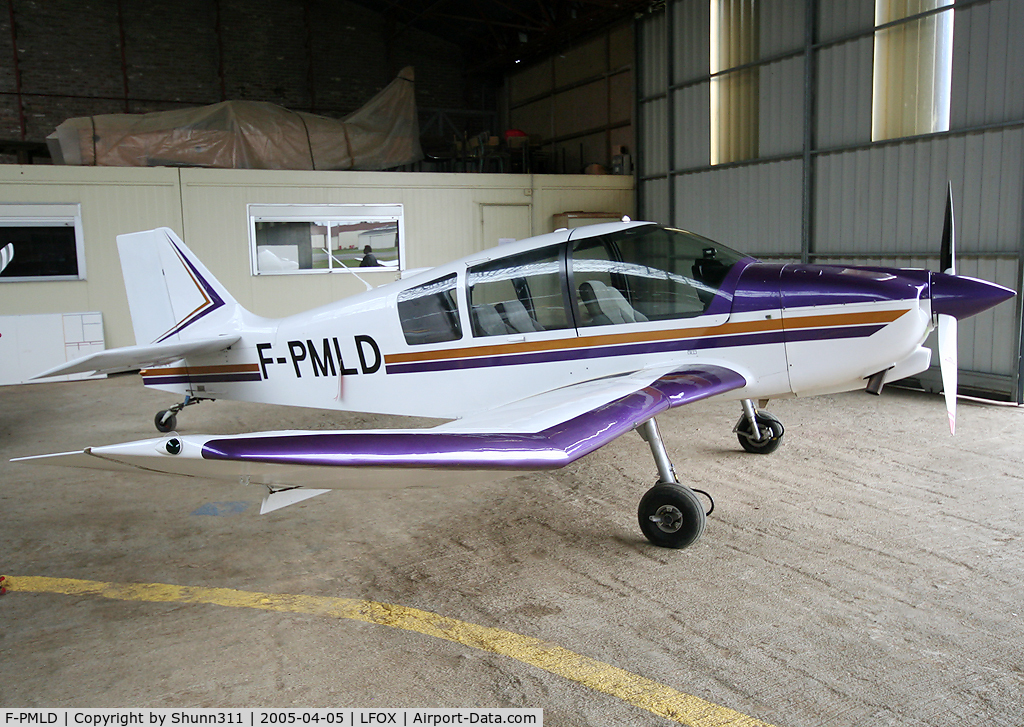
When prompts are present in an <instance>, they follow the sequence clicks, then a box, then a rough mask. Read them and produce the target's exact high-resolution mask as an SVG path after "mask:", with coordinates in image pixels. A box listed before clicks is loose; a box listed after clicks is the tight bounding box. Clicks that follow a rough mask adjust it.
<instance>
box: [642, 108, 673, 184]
mask: <svg viewBox="0 0 1024 727" xmlns="http://www.w3.org/2000/svg"><path fill="white" fill-rule="evenodd" d="M667 108H668V102H667V101H666V100H665V99H664V98H659V99H657V100H655V101H649V102H647V103H645V104H644V105H643V108H642V109H641V113H640V126H641V133H642V134H643V138H644V140H645V142H644V145H643V148H642V149H641V150H640V154H641V156H642V159H641V161H642V166H641V171H642V174H643V176H645V177H648V176H652V175H656V174H666V173H667V172H668V169H669V149H668V115H667Z"/></svg>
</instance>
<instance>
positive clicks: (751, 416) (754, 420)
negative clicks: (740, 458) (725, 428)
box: [733, 399, 786, 454]
mask: <svg viewBox="0 0 1024 727" xmlns="http://www.w3.org/2000/svg"><path fill="white" fill-rule="evenodd" d="M740 403H741V404H742V405H743V416H741V417H740V420H739V421H738V422H736V426H735V427H733V432H735V433H736V438H737V439H739V441H740V446H742V447H743V449H745V450H746V451H748V452H750V453H752V454H771V453H772V452H774V451H775V450H776V449H778V448H779V445H780V444H782V435H783V434H785V433H786V430H785V428H784V427H783V426H782V422H780V421H779V419H778V417H776V416H775V415H774V414H769V413H768V412H766V411H765V410H764V409H755V408H754V402H753V401H751V400H750V399H744V400H743V401H741V402H740Z"/></svg>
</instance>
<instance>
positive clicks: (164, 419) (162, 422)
mask: <svg viewBox="0 0 1024 727" xmlns="http://www.w3.org/2000/svg"><path fill="white" fill-rule="evenodd" d="M201 401H213V399H200V398H198V397H192V396H188V395H187V394H186V395H185V401H183V402H181V403H180V404H175V405H174V406H172V407H171V408H170V409H161V410H160V411H158V412H157V413H156V416H155V417H153V423H154V424H155V425H156V429H157V431H158V432H163V433H164V434H166V433H167V432H173V431H174V430H175V429H176V428H177V427H178V412H179V411H181V410H182V409H184V408H185V407H186V406H192V405H193V404H198V403H199V402H201Z"/></svg>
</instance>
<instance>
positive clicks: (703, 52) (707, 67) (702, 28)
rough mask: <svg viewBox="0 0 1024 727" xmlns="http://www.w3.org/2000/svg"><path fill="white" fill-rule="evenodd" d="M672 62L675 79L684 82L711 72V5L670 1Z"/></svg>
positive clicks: (677, 81)
mask: <svg viewBox="0 0 1024 727" xmlns="http://www.w3.org/2000/svg"><path fill="white" fill-rule="evenodd" d="M672 12H673V23H674V31H675V32H674V33H673V38H672V61H673V66H672V67H673V69H674V70H675V82H676V83H686V82H688V81H693V80H696V79H699V78H703V77H705V76H707V75H708V73H710V72H711V5H710V3H706V2H685V3H679V2H677V3H673V5H672Z"/></svg>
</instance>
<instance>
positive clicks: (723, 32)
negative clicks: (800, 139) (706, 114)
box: [710, 0, 760, 164]
mask: <svg viewBox="0 0 1024 727" xmlns="http://www.w3.org/2000/svg"><path fill="white" fill-rule="evenodd" d="M759 12H760V3H759V2H758V0H711V39H710V40H711V44H710V49H711V53H710V55H711V163H712V164H727V163H728V162H738V161H742V160H744V159H755V158H757V155H758V134H759V127H758V117H759V110H758V104H759V91H760V89H759V85H760V69H759V67H758V66H756V65H753V64H754V63H755V62H756V61H757V60H758V54H759V53H760V23H759V17H758V13H759Z"/></svg>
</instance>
